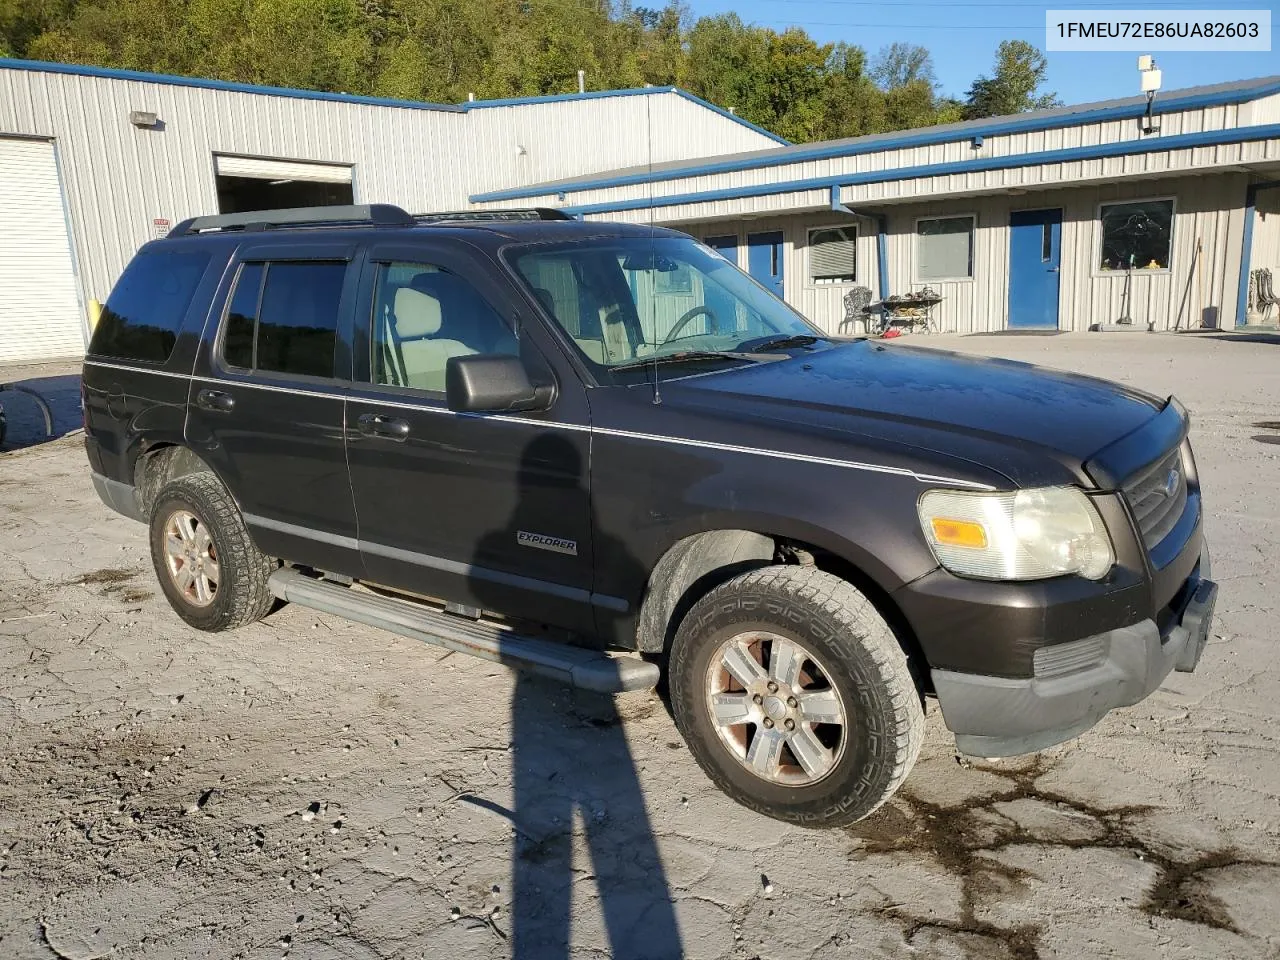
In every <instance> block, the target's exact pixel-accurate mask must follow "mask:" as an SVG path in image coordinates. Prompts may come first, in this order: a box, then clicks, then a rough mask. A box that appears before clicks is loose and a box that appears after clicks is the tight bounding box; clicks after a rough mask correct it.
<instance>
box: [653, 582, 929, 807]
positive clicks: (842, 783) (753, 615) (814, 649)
mask: <svg viewBox="0 0 1280 960" xmlns="http://www.w3.org/2000/svg"><path fill="white" fill-rule="evenodd" d="M753 632H761V633H765V634H772V635H776V636H780V637H782V638H784V639H786V640H788V641H790V642H791V643H795V644H798V645H799V646H800V647H802V648H805V650H807V651H808V652H809V653H810V654H811V655H813V656H814V657H815V658H816V661H817V662H819V663H820V664H821V665H822V667H823V670H824V671H825V673H826V674H827V676H826V678H825V681H826V683H828V684H829V687H830V688H833V689H834V690H835V691H836V692H837V693H838V694H839V697H840V699H841V701H842V703H843V704H844V710H845V713H846V722H845V725H844V728H843V729H844V737H845V739H844V747H843V752H842V753H841V754H840V756H839V759H837V760H836V761H835V762H834V765H833V766H832V767H831V768H830V770H829V772H828V773H826V774H825V775H822V776H821V778H820V779H818V780H817V781H816V782H813V783H809V784H805V785H799V786H795V785H791V784H782V783H776V782H773V781H771V780H770V779H766V778H765V777H762V776H759V775H757V774H756V773H755V772H753V771H752V770H750V769H748V767H747V765H746V763H745V762H744V760H742V759H740V757H739V756H737V755H735V754H734V753H733V752H732V751H731V749H730V747H729V746H728V745H726V743H725V742H724V741H723V740H722V739H721V737H720V735H719V734H718V733H717V727H716V724H715V723H714V722H713V718H712V707H711V703H710V700H711V697H712V693H711V692H710V690H709V688H708V677H709V675H710V674H709V671H710V670H711V666H712V657H714V656H717V654H718V652H719V651H721V649H722V646H723V644H725V642H726V641H728V640H729V639H731V638H733V637H738V636H741V635H744V634H748V635H749V634H752V633H753ZM766 666H767V664H766ZM669 676H670V688H671V702H672V709H673V712H674V714H675V721H676V726H677V727H679V729H680V732H681V733H682V734H683V735H684V738H685V740H686V741H687V743H688V744H689V748H690V750H691V751H692V753H693V755H694V758H695V759H696V760H697V761H698V764H699V765H700V766H701V767H702V769H703V770H704V771H705V772H706V774H707V776H709V777H710V778H711V779H712V780H713V781H714V782H715V783H716V785H717V786H718V787H719V788H720V789H721V790H723V791H724V792H725V793H726V794H728V795H729V796H730V797H732V798H733V799H734V800H736V801H738V802H739V803H741V804H743V805H744V806H747V807H750V808H751V809H752V810H756V811H758V812H760V813H763V814H765V815H767V816H770V817H774V818H776V819H778V820H785V821H788V822H790V823H796V824H801V825H803V826H810V827H832V826H840V825H843V824H848V823H852V822H854V821H856V820H861V819H862V818H864V817H866V816H867V815H869V814H870V813H871V812H872V811H874V810H875V809H876V808H877V807H879V806H880V805H881V804H882V803H884V802H885V801H886V800H887V799H889V797H890V796H892V795H893V792H894V791H895V790H897V788H898V787H899V786H900V785H901V783H902V781H903V780H905V779H906V776H907V774H908V773H909V772H910V770H911V767H912V766H913V765H914V764H915V761H916V756H917V754H919V752H920V744H921V742H922V740H923V738H924V709H923V705H922V703H921V698H920V694H919V692H918V691H917V689H916V686H915V683H914V682H913V681H912V678H911V672H910V670H909V669H908V667H907V658H906V655H905V654H904V653H903V651H902V647H901V646H900V645H899V644H898V641H897V640H896V639H895V637H894V635H893V631H892V630H891V629H890V628H889V625H888V624H887V623H886V622H885V620H884V618H883V617H882V616H881V615H880V613H879V611H877V610H876V608H875V607H874V606H873V605H872V604H871V602H870V601H869V600H867V598H866V597H865V596H864V595H863V594H862V593H860V592H859V591H858V590H857V589H856V588H855V587H853V586H852V585H851V584H850V583H848V582H847V581H845V580H841V579H840V578H839V577H836V576H834V575H833V574H830V573H825V572H824V571H822V570H819V569H817V568H816V567H810V566H770V567H762V568H760V569H758V570H752V571H750V572H748V573H744V574H742V575H740V576H738V577H735V578H734V579H732V580H729V581H728V582H727V583H725V584H723V585H722V586H720V587H717V588H716V589H715V590H713V591H711V592H710V593H708V594H707V595H706V596H705V597H703V598H702V599H701V600H699V601H698V602H697V603H696V604H694V606H693V607H692V608H691V609H690V611H689V613H688V614H687V616H686V617H685V618H684V620H683V622H682V623H681V624H680V628H679V630H678V631H677V633H676V637H675V640H674V642H673V644H672V649H671V659H670V668H669ZM780 722H786V721H780ZM760 729H761V728H759V727H756V728H755V730H756V731H759V730H760ZM778 732H779V734H781V730H780V728H779V731H778Z"/></svg>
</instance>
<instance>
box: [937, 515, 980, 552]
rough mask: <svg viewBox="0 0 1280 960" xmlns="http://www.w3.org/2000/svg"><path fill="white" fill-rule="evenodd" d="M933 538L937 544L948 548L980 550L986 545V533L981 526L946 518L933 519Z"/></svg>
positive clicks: (967, 521)
mask: <svg viewBox="0 0 1280 960" xmlns="http://www.w3.org/2000/svg"><path fill="white" fill-rule="evenodd" d="M930 522H931V523H932V525H933V536H934V539H935V540H937V542H938V543H944V544H946V545H947V546H950V547H973V548H975V549H981V548H983V547H985V546H986V545H987V531H986V530H985V529H983V526H982V524H980V523H973V522H972V521H969V520H950V519H948V518H946V517H934V518H932V520H931V521H930Z"/></svg>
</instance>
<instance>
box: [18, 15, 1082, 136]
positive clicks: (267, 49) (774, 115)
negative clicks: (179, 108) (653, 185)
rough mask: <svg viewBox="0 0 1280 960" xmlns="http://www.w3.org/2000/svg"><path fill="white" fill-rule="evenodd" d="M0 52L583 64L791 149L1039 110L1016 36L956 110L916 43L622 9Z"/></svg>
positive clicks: (291, 70) (66, 41)
mask: <svg viewBox="0 0 1280 960" xmlns="http://www.w3.org/2000/svg"><path fill="white" fill-rule="evenodd" d="M0 55H2V56H10V57H21V58H26V59H31V60H53V61H60V62H64V63H78V64H88V65H94V66H105V67H119V68H124V69H132V70H145V71H152V72H157V73H174V74H182V75H187V76H198V77H211V78H214V79H219V80H233V81H240V82H244V83H257V84H269V85H274V86H282V87H301V88H304V89H312V90H328V91H339V92H344V93H354V94H367V95H373V96H382V97H398V98H404V99H411V100H429V101H436V102H444V103H457V102H460V101H463V100H466V99H467V97H468V96H469V95H471V94H474V95H475V96H476V97H477V98H482V99H483V98H496V97H513V96H534V95H539V94H552V93H567V92H572V91H575V90H576V89H577V76H578V71H579V70H585V71H586V76H587V87H588V89H590V90H606V89H617V88H622V87H640V86H644V85H645V84H653V85H663V86H665V85H676V86H680V87H683V88H685V89H687V90H689V91H691V92H693V93H695V94H697V95H698V96H700V97H703V98H705V99H707V100H710V101H712V102H713V103H716V104H719V105H721V106H724V107H727V108H732V109H733V110H734V111H735V112H736V113H737V114H738V115H739V116H742V117H744V118H746V119H747V120H750V121H752V122H753V123H757V124H759V125H761V126H763V127H765V128H767V129H769V130H772V131H774V132H775V133H778V134H780V135H781V136H784V137H786V138H787V139H789V140H794V141H797V142H804V141H811V140H825V139H832V138H836V137H851V136H859V135H862V134H868V133H880V132H884V131H888V130H900V129H906V128H909V127H920V126H928V125H930V124H936V123H947V122H951V121H954V120H960V119H964V118H967V117H979V116H991V115H995V114H1000V113H1016V112H1020V111H1023V110H1029V109H1035V108H1038V107H1042V106H1045V105H1051V104H1053V103H1056V102H1057V101H1056V98H1055V97H1054V95H1053V94H1045V93H1041V92H1039V88H1040V86H1041V85H1042V82H1043V79H1044V74H1045V59H1044V56H1043V55H1042V54H1041V53H1040V51H1038V50H1037V49H1036V48H1035V47H1033V46H1031V45H1030V44H1028V43H1025V42H1023V41H1007V42H1005V43H1003V44H1001V46H1000V50H999V51H998V53H997V56H996V61H995V64H994V68H993V71H992V73H991V75H990V76H984V77H979V78H978V79H976V80H975V81H974V83H973V86H972V87H971V88H970V89H969V91H968V94H967V96H966V98H965V99H963V100H961V99H958V98H955V97H950V96H946V95H944V94H943V93H942V91H941V90H940V89H939V86H938V82H937V78H936V77H935V75H934V72H933V67H932V62H931V59H930V56H929V52H928V51H927V50H926V49H925V48H923V47H919V46H914V45H911V44H906V43H895V44H892V45H890V46H888V47H885V48H883V49H882V50H879V51H877V52H876V53H874V54H868V52H867V51H865V50H863V49H862V48H861V47H858V46H854V45H852V44H848V43H834V44H831V43H827V44H823V43H817V42H816V41H815V40H814V39H813V38H812V37H810V36H809V34H808V33H807V32H805V31H804V30H802V29H800V28H798V27H792V28H789V29H786V30H782V31H776V30H772V29H769V28H767V27H761V26H756V25H754V24H748V23H744V22H743V21H742V20H741V19H740V18H739V17H738V16H737V15H736V14H732V13H728V14H719V15H716V16H708V17H702V18H699V19H696V20H694V19H693V18H692V17H691V16H690V15H689V12H688V10H687V9H686V8H685V7H683V6H682V5H679V4H672V5H669V6H666V7H663V8H661V9H652V8H647V7H639V6H631V5H630V3H629V2H627V0H621V2H612V0H0Z"/></svg>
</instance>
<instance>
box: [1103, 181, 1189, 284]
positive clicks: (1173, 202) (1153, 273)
mask: <svg viewBox="0 0 1280 960" xmlns="http://www.w3.org/2000/svg"><path fill="white" fill-rule="evenodd" d="M1162 200H1168V201H1169V265H1168V266H1167V267H1160V268H1158V269H1156V270H1149V269H1147V268H1146V267H1137V266H1135V267H1134V268H1133V275H1134V276H1135V277H1164V276H1168V275H1169V274H1171V273H1173V251H1174V246H1173V240H1174V231H1175V230H1176V229H1177V227H1178V197H1177V195H1176V194H1165V195H1163V196H1158V197H1131V198H1128V199H1125V200H1100V201H1099V202H1098V205H1097V207H1096V208H1095V209H1094V221H1093V222H1094V225H1095V229H1094V238H1093V268H1092V272H1091V276H1093V277H1097V278H1101V277H1123V276H1124V275H1125V274H1126V273H1127V272H1128V271H1126V270H1103V269H1102V208H1103V207H1115V206H1119V205H1120V204H1125V203H1157V202H1159V201H1162Z"/></svg>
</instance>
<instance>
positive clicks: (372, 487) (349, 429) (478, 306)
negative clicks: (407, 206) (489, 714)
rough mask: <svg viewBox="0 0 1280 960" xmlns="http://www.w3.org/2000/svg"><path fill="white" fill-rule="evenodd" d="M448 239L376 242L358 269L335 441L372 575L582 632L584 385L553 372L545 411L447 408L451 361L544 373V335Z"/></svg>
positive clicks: (586, 612)
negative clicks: (342, 430) (490, 361)
mask: <svg viewBox="0 0 1280 960" xmlns="http://www.w3.org/2000/svg"><path fill="white" fill-rule="evenodd" d="M459 247H461V244H453V245H449V246H438V245H435V244H431V243H430V242H428V241H423V242H421V243H408V242H393V241H386V242H384V243H378V244H375V245H373V246H371V247H370V250H369V256H368V261H367V263H366V266H365V270H364V275H363V276H362V278H361V282H360V290H361V293H360V298H359V301H358V302H359V304H360V306H359V310H358V316H359V317H361V318H363V319H362V320H361V321H359V322H358V323H357V328H356V336H355V337H354V341H355V350H354V353H355V367H356V375H355V381H356V382H355V383H354V384H353V385H352V392H351V398H350V401H349V403H348V405H347V414H346V436H347V458H348V462H349V463H350V467H351V486H352V491H353V493H354V495H355V501H356V513H357V516H358V518H359V525H360V552H361V556H362V557H363V559H364V565H365V569H366V571H367V575H368V578H369V579H370V580H372V581H374V582H377V583H382V584H385V585H387V586H391V587H395V588H398V589H401V590H407V591H411V592H414V593H418V594H424V595H426V596H430V597H435V598H437V599H441V600H444V601H446V602H451V603H456V604H462V605H467V606H473V607H478V608H480V609H483V610H489V611H493V612H496V613H500V614H504V615H509V616H518V617H520V618H522V619H527V620H536V621H539V622H542V623H546V624H550V625H553V626H557V627H562V628H564V629H567V630H572V631H575V632H581V633H587V634H590V633H593V632H594V613H593V608H592V605H591V586H592V554H591V510H590V498H589V495H588V483H589V480H588V467H589V454H590V445H589V440H590V433H589V424H590V417H589V413H588V409H587V401H586V391H585V389H584V388H583V386H582V384H581V382H580V381H577V380H576V379H575V380H572V381H570V380H569V379H568V378H567V377H564V376H562V377H560V379H559V391H558V395H557V398H556V402H555V404H554V405H553V406H552V408H551V409H550V410H548V411H546V412H543V413H531V414H522V415H515V416H513V415H492V416H491V415H487V414H455V413H453V412H451V411H450V410H449V409H448V407H447V405H446V403H445V393H444V390H445V369H446V365H447V363H448V361H449V359H450V358H452V357H459V356H468V355H473V354H504V353H505V354H515V355H519V356H520V357H522V358H523V359H524V360H525V364H526V367H528V368H529V369H530V371H531V375H533V376H534V377H535V379H544V378H546V377H550V376H551V370H550V368H549V367H548V365H547V363H546V361H545V359H543V357H544V355H545V354H544V349H545V347H546V344H545V343H544V344H543V345H542V348H540V346H539V344H538V342H536V341H537V340H538V337H540V336H545V331H542V330H541V329H531V328H532V327H534V325H535V324H536V321H533V320H532V318H530V317H527V315H524V314H523V313H522V311H523V310H524V309H525V308H524V307H523V306H522V301H521V299H520V298H519V295H518V294H517V293H516V292H515V290H514V289H513V288H512V287H511V286H510V284H509V282H508V281H507V280H506V279H505V278H504V277H503V276H502V275H501V274H499V273H498V272H497V271H496V270H494V269H493V268H492V267H491V266H490V265H488V264H487V262H486V261H484V260H482V259H480V258H479V257H474V258H473V257H472V256H470V255H469V254H468V253H466V252H465V251H464V250H460V249H459ZM522 316H524V319H525V322H521V318H522ZM517 331H519V336H518V337H517ZM553 349H554V348H553Z"/></svg>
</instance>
